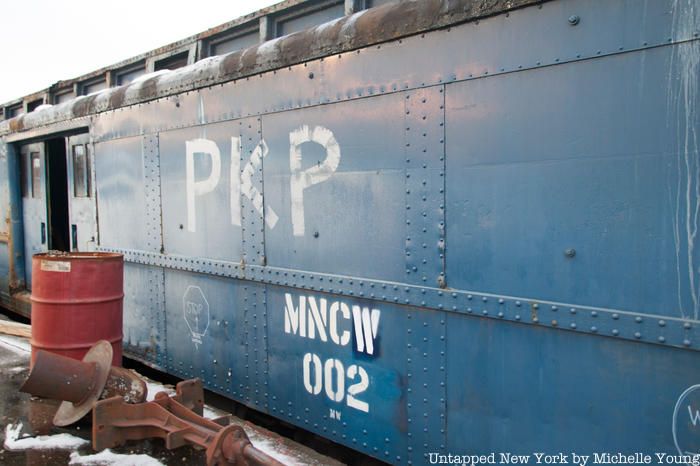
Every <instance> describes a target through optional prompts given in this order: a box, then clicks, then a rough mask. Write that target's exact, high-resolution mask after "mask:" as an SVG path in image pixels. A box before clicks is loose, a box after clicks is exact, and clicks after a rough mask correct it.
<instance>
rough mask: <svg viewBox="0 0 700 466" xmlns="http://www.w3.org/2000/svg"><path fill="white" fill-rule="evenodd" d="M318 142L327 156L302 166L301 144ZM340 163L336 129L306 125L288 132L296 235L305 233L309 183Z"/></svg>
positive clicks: (317, 179) (317, 181)
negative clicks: (305, 166)
mask: <svg viewBox="0 0 700 466" xmlns="http://www.w3.org/2000/svg"><path fill="white" fill-rule="evenodd" d="M305 142H315V143H317V144H320V145H322V146H323V147H324V148H325V149H326V158H325V160H324V161H323V162H322V163H321V164H319V165H315V166H313V167H311V168H309V169H307V170H303V171H302V169H301V159H302V154H301V145H302V144H303V143H305ZM339 163H340V146H339V145H338V141H336V140H335V136H333V132H332V131H331V130H329V129H327V128H324V127H323V126H314V127H313V128H312V129H310V128H309V127H308V126H307V125H304V126H302V127H301V128H299V129H296V130H294V131H292V132H291V133H289V168H290V169H291V171H292V178H291V182H290V188H291V200H292V231H293V233H294V236H304V231H305V226H304V190H305V189H307V188H308V187H310V186H313V185H315V184H318V183H321V182H322V181H326V180H327V179H328V178H330V177H331V176H332V175H333V173H335V171H336V170H337V169H338V164H339Z"/></svg>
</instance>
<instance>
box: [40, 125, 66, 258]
mask: <svg viewBox="0 0 700 466" xmlns="http://www.w3.org/2000/svg"><path fill="white" fill-rule="evenodd" d="M46 184H47V185H48V186H47V190H46V192H47V194H48V199H47V201H48V210H49V212H48V214H49V215H48V222H49V249H50V250H58V251H70V235H69V231H68V169H67V166H66V141H65V139H64V138H57V139H49V140H48V141H46Z"/></svg>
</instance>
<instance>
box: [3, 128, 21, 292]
mask: <svg viewBox="0 0 700 466" xmlns="http://www.w3.org/2000/svg"><path fill="white" fill-rule="evenodd" d="M15 147H16V146H15V145H14V144H7V143H5V142H4V141H3V142H2V143H0V150H3V151H4V153H5V155H6V157H7V179H8V183H7V184H8V187H9V191H10V197H9V199H10V228H9V231H8V234H9V243H8V246H9V250H8V255H9V258H10V264H9V266H10V286H9V288H10V290H9V291H10V293H12V292H13V291H15V290H19V289H23V288H25V287H26V279H25V261H24V223H23V218H24V216H23V212H22V188H21V183H20V176H21V175H20V155H19V153H18V152H17V151H16V150H15Z"/></svg>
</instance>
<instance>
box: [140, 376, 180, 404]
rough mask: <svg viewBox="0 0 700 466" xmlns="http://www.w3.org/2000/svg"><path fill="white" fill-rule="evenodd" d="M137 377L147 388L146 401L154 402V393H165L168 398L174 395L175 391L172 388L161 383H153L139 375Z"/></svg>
mask: <svg viewBox="0 0 700 466" xmlns="http://www.w3.org/2000/svg"><path fill="white" fill-rule="evenodd" d="M139 377H141V378H142V379H143V380H144V381H145V382H146V386H147V387H148V395H147V396H146V401H153V400H155V399H156V393H158V392H167V393H168V396H170V395H174V394H175V389H174V388H173V387H172V386H167V387H166V386H165V385H163V384H162V383H158V382H154V381H153V380H151V379H149V378H147V377H144V376H143V375H141V374H139Z"/></svg>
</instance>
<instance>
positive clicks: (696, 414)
mask: <svg viewBox="0 0 700 466" xmlns="http://www.w3.org/2000/svg"><path fill="white" fill-rule="evenodd" d="M673 441H674V442H675V444H676V448H677V449H678V453H679V454H681V455H693V456H694V455H700V384H698V385H693V386H692V387H688V388H687V389H686V390H685V391H684V392H683V393H681V396H680V397H678V401H677V402H676V407H675V408H674V409H673Z"/></svg>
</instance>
